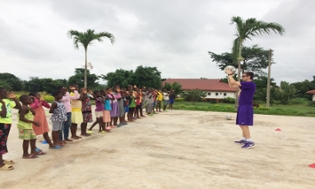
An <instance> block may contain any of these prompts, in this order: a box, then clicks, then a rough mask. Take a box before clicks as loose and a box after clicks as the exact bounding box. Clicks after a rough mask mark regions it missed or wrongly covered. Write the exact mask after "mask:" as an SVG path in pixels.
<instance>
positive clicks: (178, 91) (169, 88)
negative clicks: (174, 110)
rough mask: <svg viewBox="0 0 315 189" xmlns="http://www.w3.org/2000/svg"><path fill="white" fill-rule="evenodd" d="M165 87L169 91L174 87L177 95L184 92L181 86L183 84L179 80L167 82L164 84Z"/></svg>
mask: <svg viewBox="0 0 315 189" xmlns="http://www.w3.org/2000/svg"><path fill="white" fill-rule="evenodd" d="M163 89H166V90H168V91H170V90H171V89H173V90H174V92H175V95H176V96H177V95H179V94H181V93H182V86H181V84H179V83H177V82H174V83H172V84H170V83H166V82H165V83H164V86H163Z"/></svg>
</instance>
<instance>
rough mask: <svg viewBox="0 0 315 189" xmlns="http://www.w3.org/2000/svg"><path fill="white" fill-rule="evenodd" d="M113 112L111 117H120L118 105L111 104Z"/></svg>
mask: <svg viewBox="0 0 315 189" xmlns="http://www.w3.org/2000/svg"><path fill="white" fill-rule="evenodd" d="M110 106H111V108H112V110H111V111H110V117H118V116H119V110H118V103H117V102H115V103H112V104H110Z"/></svg>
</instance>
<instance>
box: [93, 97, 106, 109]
mask: <svg viewBox="0 0 315 189" xmlns="http://www.w3.org/2000/svg"><path fill="white" fill-rule="evenodd" d="M95 106H96V108H95V111H103V110H104V103H103V98H102V97H98V98H96V99H95Z"/></svg>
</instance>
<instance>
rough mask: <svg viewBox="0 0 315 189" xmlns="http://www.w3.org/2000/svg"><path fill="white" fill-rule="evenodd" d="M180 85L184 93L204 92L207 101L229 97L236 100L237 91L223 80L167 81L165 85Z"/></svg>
mask: <svg viewBox="0 0 315 189" xmlns="http://www.w3.org/2000/svg"><path fill="white" fill-rule="evenodd" d="M175 82H177V83H179V84H180V85H181V86H182V90H183V93H185V91H189V90H196V89H199V90H202V91H204V92H206V95H207V96H206V97H205V98H207V99H224V98H227V97H230V98H235V97H236V89H235V88H230V87H229V84H227V83H224V82H222V80H221V79H207V78H201V79H171V78H169V79H166V80H165V81H164V82H163V83H169V84H172V83H175Z"/></svg>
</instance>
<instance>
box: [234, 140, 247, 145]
mask: <svg viewBox="0 0 315 189" xmlns="http://www.w3.org/2000/svg"><path fill="white" fill-rule="evenodd" d="M234 143H235V144H245V143H246V140H235V141H234Z"/></svg>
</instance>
